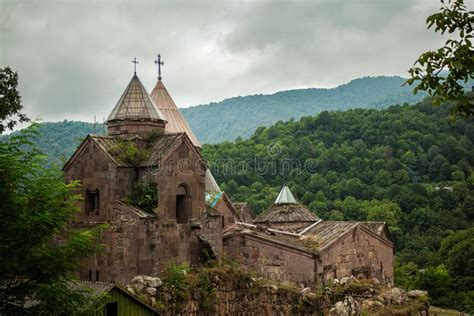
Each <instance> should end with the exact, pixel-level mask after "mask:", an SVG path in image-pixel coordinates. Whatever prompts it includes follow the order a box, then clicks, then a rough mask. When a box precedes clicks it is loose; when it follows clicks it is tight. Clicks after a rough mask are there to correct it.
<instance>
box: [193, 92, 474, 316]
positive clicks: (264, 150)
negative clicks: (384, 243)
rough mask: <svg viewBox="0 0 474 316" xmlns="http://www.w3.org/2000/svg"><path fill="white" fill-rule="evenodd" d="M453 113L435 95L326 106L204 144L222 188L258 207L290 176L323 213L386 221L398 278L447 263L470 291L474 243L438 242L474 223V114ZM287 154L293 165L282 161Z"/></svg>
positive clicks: (408, 281)
mask: <svg viewBox="0 0 474 316" xmlns="http://www.w3.org/2000/svg"><path fill="white" fill-rule="evenodd" d="M448 115H449V109H448V107H447V106H440V107H435V108H433V107H432V105H431V102H430V101H429V100H426V101H424V102H421V103H419V104H417V105H416V106H409V105H403V106H398V105H397V106H392V107H389V108H388V109H384V110H374V109H356V110H349V111H346V112H324V113H321V114H320V115H318V116H316V117H304V118H302V119H301V120H300V121H289V122H286V123H282V122H280V123H277V124H275V125H273V126H271V127H268V128H259V129H258V130H257V131H256V132H255V134H254V135H253V136H252V137H251V138H250V139H247V140H240V141H236V142H225V143H221V144H217V145H205V146H203V150H202V152H203V155H204V156H205V157H206V158H207V160H208V161H209V165H210V168H211V171H212V173H213V175H214V177H215V178H216V180H217V182H218V183H219V184H220V186H221V188H222V189H223V190H225V191H226V192H227V193H228V194H229V195H230V196H231V198H232V200H234V201H245V202H248V203H249V204H250V206H251V207H252V209H253V210H254V211H256V212H257V213H259V212H261V211H262V210H263V209H265V208H266V207H268V206H270V205H271V203H272V202H273V201H274V199H275V197H276V195H277V194H278V191H279V189H280V188H281V186H282V185H284V184H287V185H289V187H290V189H291V190H292V192H293V193H294V194H295V195H296V196H297V197H298V198H299V201H300V202H301V203H303V204H305V205H308V206H309V208H310V209H311V210H312V211H313V212H316V213H317V215H319V216H320V217H321V218H323V219H333V220H362V221H365V220H375V221H385V222H387V223H388V226H389V229H390V232H391V234H392V237H393V238H394V239H395V243H396V249H397V259H398V262H399V264H398V267H397V277H398V278H400V277H401V278H402V279H401V280H400V281H398V280H397V283H399V284H404V286H406V287H408V288H414V287H415V284H416V278H417V276H418V270H420V269H427V268H428V267H432V268H436V267H438V266H439V265H440V264H444V265H445V267H446V269H447V271H448V272H449V280H450V282H453V286H455V288H452V289H451V292H452V293H455V294H454V295H458V296H459V297H461V296H462V297H464V296H463V295H467V294H466V293H468V292H469V291H471V289H470V288H468V287H462V286H461V285H462V284H466V282H467V281H466V280H468V279H464V276H466V275H467V274H468V273H471V274H472V272H471V268H470V265H466V264H465V265H464V266H463V267H462V268H461V267H460V266H459V265H461V264H462V260H463V259H464V262H465V263H466V260H467V257H466V256H464V258H463V256H462V253H465V254H467V255H469V254H470V253H471V250H472V248H471V247H470V245H471V244H474V243H472V242H471V241H470V240H471V239H470V238H467V236H465V235H463V237H462V238H460V237H459V238H456V241H457V240H459V242H457V243H456V245H452V246H451V245H450V246H449V247H448V246H446V247H447V249H449V251H447V252H446V255H442V254H440V253H438V249H439V248H440V246H441V245H442V243H443V240H444V239H445V238H447V237H448V236H449V235H450V234H451V233H452V232H454V231H459V230H465V229H467V228H469V227H471V226H472V223H473V222H472V221H473V218H474V215H473V214H474V199H473V198H472V196H474V176H473V172H472V170H473V168H472V167H473V165H474V151H473V150H472V148H473V141H474V120H473V119H472V118H468V119H460V120H458V121H457V122H456V124H454V125H451V124H450V123H449V122H448V120H447V118H448ZM275 152H276V154H275ZM287 161H296V162H297V164H296V167H295V168H293V169H290V170H288V169H285V168H281V166H282V165H284V164H285V162H287ZM229 166H231V167H229ZM463 234H467V233H463ZM453 238H454V237H453ZM461 240H466V242H461ZM451 249H452V250H454V252H450V251H451ZM470 256H471V257H472V255H470ZM448 258H449V260H448ZM451 266H452V267H457V268H450V267H451ZM462 280H464V281H462ZM469 283H471V284H472V283H473V282H469ZM434 284H438V283H434ZM434 290H435V291H436V289H434ZM440 299H441V297H440ZM459 300H460V299H456V300H455V301H449V300H445V301H441V300H439V302H441V303H442V302H444V303H446V304H448V305H445V306H449V304H451V306H454V305H453V304H457V303H456V302H459ZM456 306H458V305H456ZM466 308H467V307H466Z"/></svg>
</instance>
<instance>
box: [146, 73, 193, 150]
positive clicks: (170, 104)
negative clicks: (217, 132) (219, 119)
mask: <svg viewBox="0 0 474 316" xmlns="http://www.w3.org/2000/svg"><path fill="white" fill-rule="evenodd" d="M151 98H152V100H153V101H154V103H155V104H156V106H157V107H158V109H159V110H160V112H161V113H162V114H163V115H164V118H165V120H166V121H168V124H167V125H166V131H168V132H172V133H179V132H185V133H186V134H187V135H188V137H189V139H190V140H191V142H192V143H193V145H194V146H196V147H200V146H201V145H200V144H199V141H198V139H197V137H196V135H194V133H193V131H192V130H191V128H190V127H189V125H188V123H187V122H186V120H185V119H184V117H183V115H182V114H181V112H180V111H179V109H178V107H177V106H176V104H175V103H174V101H173V99H172V98H171V95H170V94H169V93H168V90H166V88H165V86H164V84H163V82H162V81H161V80H158V82H157V83H156V85H155V87H154V88H153V90H152V91H151Z"/></svg>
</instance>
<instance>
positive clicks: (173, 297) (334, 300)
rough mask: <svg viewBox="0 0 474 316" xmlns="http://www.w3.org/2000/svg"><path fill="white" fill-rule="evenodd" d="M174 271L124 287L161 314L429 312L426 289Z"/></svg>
mask: <svg viewBox="0 0 474 316" xmlns="http://www.w3.org/2000/svg"><path fill="white" fill-rule="evenodd" d="M179 271H180V270H177V271H176V270H174V272H173V277H172V278H170V279H167V276H166V275H164V276H163V279H162V280H163V281H162V280H161V279H159V278H157V277H148V276H137V277H136V278H134V279H133V280H132V282H131V283H130V284H129V285H127V286H126V289H127V290H128V291H129V292H130V293H131V294H133V295H136V296H138V297H140V298H141V299H143V300H144V301H146V302H148V303H149V304H150V305H151V306H153V307H154V308H156V309H157V311H158V312H159V314H161V315H178V314H179V315H280V316H281V315H344V316H353V315H354V316H355V315H399V316H404V315H428V313H427V311H428V307H429V303H428V293H427V292H424V291H416V290H415V291H409V292H406V291H404V290H402V289H399V288H391V287H386V286H385V285H380V284H373V283H367V282H361V281H359V280H357V279H355V278H347V280H346V281H345V283H344V284H342V282H341V283H338V284H331V285H329V287H326V288H324V289H314V288H309V287H307V288H300V287H297V286H295V285H292V284H288V283H278V282H274V281H269V280H266V279H264V278H259V277H251V276H250V275H248V274H247V273H245V272H243V271H242V270H241V269H239V268H236V267H233V266H225V265H219V266H217V267H211V268H200V269H197V270H194V271H187V272H185V271H184V270H181V277H179V275H178V274H180V273H179ZM177 273H178V274H177ZM176 289H179V291H177V290H176Z"/></svg>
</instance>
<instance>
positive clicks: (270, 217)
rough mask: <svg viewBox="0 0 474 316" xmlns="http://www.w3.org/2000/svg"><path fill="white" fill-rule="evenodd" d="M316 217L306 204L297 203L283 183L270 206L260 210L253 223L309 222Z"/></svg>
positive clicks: (316, 218)
mask: <svg viewBox="0 0 474 316" xmlns="http://www.w3.org/2000/svg"><path fill="white" fill-rule="evenodd" d="M317 220H318V217H317V216H316V215H315V214H314V213H313V212H311V211H310V210H309V209H308V208H307V207H306V206H304V205H302V204H299V203H298V202H297V201H296V199H295V197H294V196H293V193H291V191H290V189H289V188H288V187H287V186H286V185H285V186H284V187H283V188H281V191H280V194H278V197H277V198H276V200H275V202H274V203H273V205H272V206H270V207H269V208H268V209H266V210H265V211H264V212H262V213H261V214H260V215H259V216H258V217H257V218H256V219H255V220H254V223H309V222H314V221H317Z"/></svg>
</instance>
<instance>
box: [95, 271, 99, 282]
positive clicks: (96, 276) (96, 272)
mask: <svg viewBox="0 0 474 316" xmlns="http://www.w3.org/2000/svg"><path fill="white" fill-rule="evenodd" d="M95 280H96V281H99V270H97V271H95Z"/></svg>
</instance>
